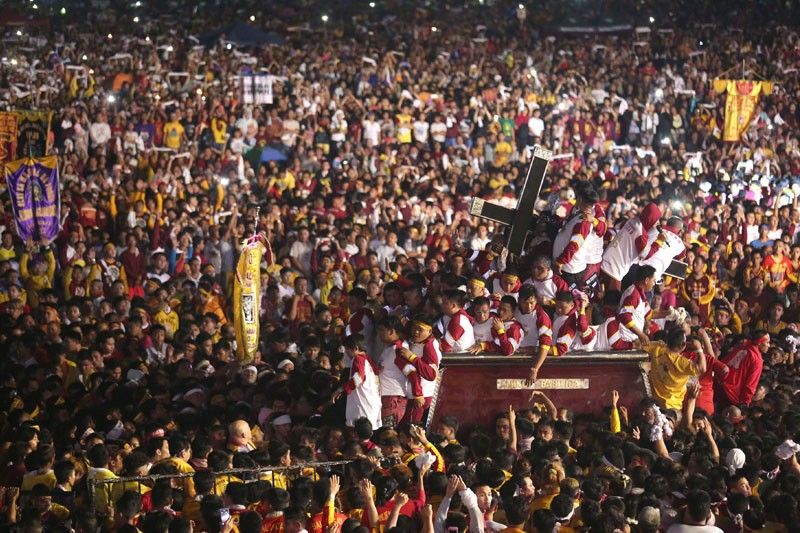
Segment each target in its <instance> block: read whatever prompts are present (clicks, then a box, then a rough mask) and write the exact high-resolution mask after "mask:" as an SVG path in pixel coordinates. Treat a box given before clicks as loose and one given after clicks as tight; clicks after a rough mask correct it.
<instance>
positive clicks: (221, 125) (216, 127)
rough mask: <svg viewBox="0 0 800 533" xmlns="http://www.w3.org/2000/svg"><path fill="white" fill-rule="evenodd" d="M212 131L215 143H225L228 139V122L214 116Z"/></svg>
mask: <svg viewBox="0 0 800 533" xmlns="http://www.w3.org/2000/svg"><path fill="white" fill-rule="evenodd" d="M211 132H212V133H213V134H214V142H215V143H217V144H223V143H225V141H226V140H227V139H228V123H227V122H225V121H224V120H222V119H219V118H212V119H211Z"/></svg>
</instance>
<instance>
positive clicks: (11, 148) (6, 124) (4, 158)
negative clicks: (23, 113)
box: [0, 112, 17, 168]
mask: <svg viewBox="0 0 800 533" xmlns="http://www.w3.org/2000/svg"><path fill="white" fill-rule="evenodd" d="M16 157H17V115H16V113H9V112H3V113H0V168H2V166H3V165H4V164H5V163H6V162H8V161H11V160H12V159H14V158H16Z"/></svg>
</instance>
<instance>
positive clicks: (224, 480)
mask: <svg viewBox="0 0 800 533" xmlns="http://www.w3.org/2000/svg"><path fill="white" fill-rule="evenodd" d="M228 483H242V480H241V479H239V478H238V477H236V476H217V478H216V479H215V480H214V490H213V493H214V494H215V495H217V496H222V495H223V494H225V488H226V487H227V486H228Z"/></svg>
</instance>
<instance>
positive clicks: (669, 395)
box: [644, 342, 696, 410]
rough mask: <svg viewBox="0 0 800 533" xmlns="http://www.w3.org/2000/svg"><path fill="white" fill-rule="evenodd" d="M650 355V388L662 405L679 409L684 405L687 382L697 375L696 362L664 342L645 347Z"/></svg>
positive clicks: (652, 343)
mask: <svg viewBox="0 0 800 533" xmlns="http://www.w3.org/2000/svg"><path fill="white" fill-rule="evenodd" d="M644 350H645V351H646V352H647V353H648V354H649V355H650V388H651V389H652V391H653V396H654V397H655V398H656V400H657V401H658V403H659V404H660V405H661V407H666V408H667V409H678V410H680V408H681V407H682V406H683V397H684V395H685V394H686V382H687V381H688V380H689V378H690V377H692V376H694V375H696V369H695V366H694V363H693V362H692V361H690V360H689V359H688V358H686V357H684V356H682V355H680V354H677V353H673V352H671V351H670V350H669V349H668V348H667V345H666V344H664V343H663V342H651V343H649V344H648V345H646V346H645V347H644Z"/></svg>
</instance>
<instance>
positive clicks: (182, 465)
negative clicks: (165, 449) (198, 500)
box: [162, 457, 197, 498]
mask: <svg viewBox="0 0 800 533" xmlns="http://www.w3.org/2000/svg"><path fill="white" fill-rule="evenodd" d="M162 462H163V463H168V464H171V465H174V466H175V468H176V469H177V470H178V473H179V474H191V473H193V472H194V468H192V465H190V464H189V463H187V462H186V461H184V460H183V459H179V458H177V457H170V458H168V459H164V461H162ZM175 481H176V482H177V483H178V485H180V486H181V488H183V490H184V492H186V494H187V495H188V496H189V497H190V498H194V497H195V495H196V494H197V493H196V492H195V490H194V479H193V478H190V477H185V478H180V479H177V480H175Z"/></svg>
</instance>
